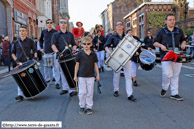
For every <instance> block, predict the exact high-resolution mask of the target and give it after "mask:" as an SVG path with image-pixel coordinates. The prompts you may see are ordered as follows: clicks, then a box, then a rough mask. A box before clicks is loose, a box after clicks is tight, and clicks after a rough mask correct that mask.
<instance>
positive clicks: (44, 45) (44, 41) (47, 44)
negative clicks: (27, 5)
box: [39, 19, 60, 89]
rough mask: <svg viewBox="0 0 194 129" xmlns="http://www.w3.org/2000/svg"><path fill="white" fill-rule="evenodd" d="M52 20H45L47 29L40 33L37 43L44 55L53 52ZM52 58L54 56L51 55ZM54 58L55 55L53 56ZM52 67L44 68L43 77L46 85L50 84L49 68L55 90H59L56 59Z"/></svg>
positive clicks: (58, 73)
mask: <svg viewBox="0 0 194 129" xmlns="http://www.w3.org/2000/svg"><path fill="white" fill-rule="evenodd" d="M52 23H53V22H52V20H51V19H48V20H46V26H47V29H44V30H43V31H42V33H41V36H40V39H39V43H40V48H41V49H40V51H41V52H42V53H45V54H52V52H53V50H52V48H51V38H52V35H53V34H54V33H55V32H57V30H55V29H53V28H52V27H53V25H52ZM53 56H54V55H53ZM55 56H56V55H55ZM53 63H54V65H53V67H47V66H44V75H45V80H46V82H47V83H49V82H50V68H51V69H52V71H53V80H55V85H56V89H60V86H59V84H60V72H59V65H58V63H56V58H54V61H53Z"/></svg>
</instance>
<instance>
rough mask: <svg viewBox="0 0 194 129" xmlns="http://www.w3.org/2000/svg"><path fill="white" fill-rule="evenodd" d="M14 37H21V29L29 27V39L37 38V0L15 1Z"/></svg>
mask: <svg viewBox="0 0 194 129" xmlns="http://www.w3.org/2000/svg"><path fill="white" fill-rule="evenodd" d="M12 19H13V21H12V26H13V36H19V28H20V26H22V25H24V26H26V27H27V32H28V37H30V38H32V37H34V36H36V37H37V21H36V19H37V11H36V0H13V9H12Z"/></svg>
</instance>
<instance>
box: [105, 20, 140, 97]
mask: <svg viewBox="0 0 194 129" xmlns="http://www.w3.org/2000/svg"><path fill="white" fill-rule="evenodd" d="M124 37H125V33H124V26H123V22H122V21H117V22H116V33H115V34H113V35H112V36H111V37H110V38H109V39H108V41H107V42H106V43H105V45H104V47H105V50H106V52H107V53H108V54H109V55H110V54H111V51H110V50H109V49H108V47H110V45H111V44H113V48H115V47H116V46H117V45H118V44H119V42H120V41H121V40H122V39H123V38H124ZM123 69H124V74H125V85H126V91H127V95H128V100H131V101H136V99H135V98H134V96H133V95H132V93H133V89H132V80H131V61H128V62H127V63H126V65H125V66H124V67H123ZM119 79H120V72H118V73H116V72H114V73H113V86H114V96H115V97H118V96H119Z"/></svg>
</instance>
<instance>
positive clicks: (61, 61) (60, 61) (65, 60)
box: [58, 57, 76, 64]
mask: <svg viewBox="0 0 194 129" xmlns="http://www.w3.org/2000/svg"><path fill="white" fill-rule="evenodd" d="M75 58H76V57H71V58H68V59H64V60H58V61H59V64H60V63H63V62H67V61H70V60H73V59H75Z"/></svg>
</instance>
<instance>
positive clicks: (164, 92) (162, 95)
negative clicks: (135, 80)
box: [160, 89, 167, 97]
mask: <svg viewBox="0 0 194 129" xmlns="http://www.w3.org/2000/svg"><path fill="white" fill-rule="evenodd" d="M166 92H167V91H166V90H163V89H162V91H161V93H160V96H161V97H165V96H166Z"/></svg>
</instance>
